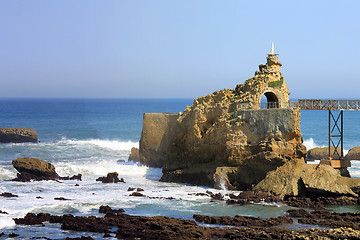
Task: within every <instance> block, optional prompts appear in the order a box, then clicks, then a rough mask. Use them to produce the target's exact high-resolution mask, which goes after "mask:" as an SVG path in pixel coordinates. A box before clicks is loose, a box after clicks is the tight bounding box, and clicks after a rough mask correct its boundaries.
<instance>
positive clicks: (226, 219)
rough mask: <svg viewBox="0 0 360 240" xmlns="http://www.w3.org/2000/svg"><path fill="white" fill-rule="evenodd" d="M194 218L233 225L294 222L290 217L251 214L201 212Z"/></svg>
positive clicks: (247, 225) (204, 221) (263, 225)
mask: <svg viewBox="0 0 360 240" xmlns="http://www.w3.org/2000/svg"><path fill="white" fill-rule="evenodd" d="M193 218H194V219H195V220H196V221H197V222H201V223H207V224H218V225H231V226H245V227H249V226H252V227H254V226H261V227H270V226H278V225H280V224H284V223H293V220H292V219H291V218H288V217H284V216H279V217H276V218H268V219H266V218H259V217H249V216H239V215H236V216H235V217H230V216H220V217H215V216H204V215H199V214H194V216H193Z"/></svg>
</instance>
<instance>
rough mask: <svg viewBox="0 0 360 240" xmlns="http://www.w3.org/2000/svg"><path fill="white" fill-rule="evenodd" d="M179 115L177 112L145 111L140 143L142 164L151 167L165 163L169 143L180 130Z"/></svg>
mask: <svg viewBox="0 0 360 240" xmlns="http://www.w3.org/2000/svg"><path fill="white" fill-rule="evenodd" d="M178 116H179V115H178V114H176V113H144V116H143V129H142V132H141V139H140V143H139V154H140V162H141V163H142V164H144V165H147V166H151V167H162V166H163V165H164V162H165V161H166V160H167V159H168V156H167V149H168V147H169V144H170V143H171V142H172V141H173V139H174V136H175V135H176V134H177V133H178V131H179V126H178V122H177V119H178Z"/></svg>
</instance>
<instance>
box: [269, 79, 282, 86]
mask: <svg viewBox="0 0 360 240" xmlns="http://www.w3.org/2000/svg"><path fill="white" fill-rule="evenodd" d="M283 83H284V78H281V79H280V80H279V81H272V82H269V83H268V86H269V87H273V88H281V87H282V85H283Z"/></svg>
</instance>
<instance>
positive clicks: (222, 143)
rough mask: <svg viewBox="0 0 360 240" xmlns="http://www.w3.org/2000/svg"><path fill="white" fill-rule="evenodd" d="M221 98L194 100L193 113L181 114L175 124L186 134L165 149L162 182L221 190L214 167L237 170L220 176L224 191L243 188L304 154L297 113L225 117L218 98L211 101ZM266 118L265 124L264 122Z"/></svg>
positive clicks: (263, 112) (274, 111) (278, 111)
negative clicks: (197, 103)
mask: <svg viewBox="0 0 360 240" xmlns="http://www.w3.org/2000/svg"><path fill="white" fill-rule="evenodd" d="M217 95H220V96H217ZM225 96H226V95H225V93H220V92H219V93H217V94H216V95H214V96H210V97H209V101H210V102H209V103H206V104H205V103H204V102H203V100H201V102H200V101H199V100H196V101H198V102H199V105H196V106H195V105H193V106H192V108H193V109H192V110H189V112H187V111H185V112H184V114H183V115H182V116H180V118H179V119H178V122H179V124H180V126H181V129H184V131H181V132H180V133H179V134H178V135H177V136H176V137H175V138H174V141H173V143H172V144H171V145H169V150H168V152H167V154H168V158H169V160H168V161H165V163H164V166H163V177H162V181H175V182H188V183H193V184H201V185H208V186H214V185H215V186H219V184H218V183H217V182H216V179H217V177H214V176H213V175H214V173H215V171H216V169H217V168H218V167H236V168H237V170H236V171H235V170H234V169H233V170H232V171H231V176H230V178H229V177H227V176H225V175H224V174H222V177H223V179H231V181H230V182H227V180H226V181H225V182H226V185H227V186H228V187H230V188H231V187H232V186H235V187H236V188H238V189H241V190H244V189H248V188H250V187H251V185H253V184H257V183H258V182H259V181H261V180H262V179H263V178H264V177H265V176H266V173H267V172H268V171H271V170H274V169H276V168H277V167H278V166H280V165H282V164H284V163H285V162H286V161H287V159H290V158H293V157H303V156H305V153H306V148H305V147H304V146H303V145H302V143H301V137H300V136H301V133H300V126H299V124H298V121H299V110H297V109H269V110H252V111H251V110H239V111H237V112H234V113H232V114H229V113H225V114H224V113H222V111H221V109H223V108H222V107H219V105H218V104H219V100H218V99H217V101H215V100H213V99H211V97H214V98H216V97H219V98H222V99H223V100H224V99H226V97H225ZM220 103H223V104H224V105H223V106H224V109H225V110H228V109H229V108H230V107H229V106H226V101H220ZM212 104H214V106H212ZM220 106H221V105H220ZM205 107H207V108H208V109H207V108H205ZM228 107H229V108H228ZM185 114H187V116H184V115H185ZM219 115H220V116H219ZM211 117H212V118H211ZM264 118H265V119H267V121H264V120H262V119H264ZM209 119H212V120H209ZM212 121H214V122H213V123H212V124H211V122H212ZM235 172H236V174H235Z"/></svg>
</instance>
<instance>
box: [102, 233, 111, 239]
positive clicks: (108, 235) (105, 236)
mask: <svg viewBox="0 0 360 240" xmlns="http://www.w3.org/2000/svg"><path fill="white" fill-rule="evenodd" d="M109 237H112V236H111V235H110V234H109V233H105V234H104V236H103V238H109Z"/></svg>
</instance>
